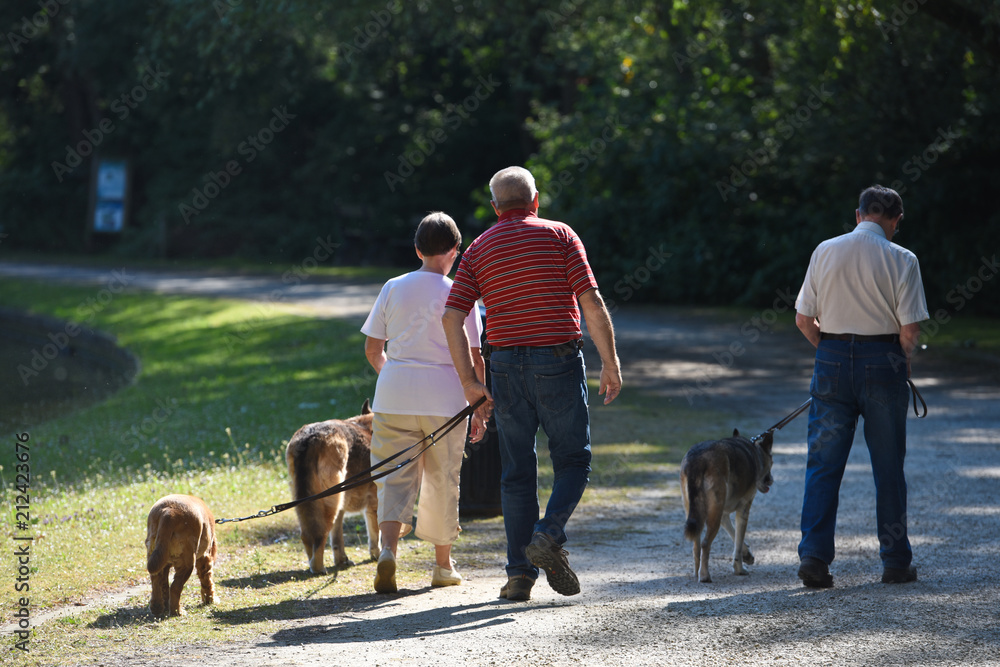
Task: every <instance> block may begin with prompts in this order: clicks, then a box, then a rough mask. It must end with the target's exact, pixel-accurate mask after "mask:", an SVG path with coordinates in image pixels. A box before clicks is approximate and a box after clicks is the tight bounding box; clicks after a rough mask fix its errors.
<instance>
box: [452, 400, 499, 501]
mask: <svg viewBox="0 0 1000 667" xmlns="http://www.w3.org/2000/svg"><path fill="white" fill-rule="evenodd" d="M458 513H459V516H460V517H462V518H468V517H480V518H483V517H494V516H500V515H501V514H503V510H502V509H501V507H500V443H499V442H497V430H496V426H495V425H494V424H493V419H492V418H490V421H489V430H488V431H487V433H486V437H485V438H483V439H482V440H480V441H479V442H469V441H468V439H466V441H465V458H464V459H463V460H462V477H461V486H460V487H459V494H458Z"/></svg>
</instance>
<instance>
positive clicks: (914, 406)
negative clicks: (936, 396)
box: [906, 378, 927, 419]
mask: <svg viewBox="0 0 1000 667" xmlns="http://www.w3.org/2000/svg"><path fill="white" fill-rule="evenodd" d="M906 381H907V383H909V385H910V389H912V390H913V414H915V415H916V416H917V419H923V418H924V417H926V416H927V402H926V401H924V397H923V396H921V395H920V392H919V391H917V385H915V384H913V380H911V379H910V378H906ZM918 398H919V399H920V404H921V405H922V406H924V414H920V413H919V412H917V399H918Z"/></svg>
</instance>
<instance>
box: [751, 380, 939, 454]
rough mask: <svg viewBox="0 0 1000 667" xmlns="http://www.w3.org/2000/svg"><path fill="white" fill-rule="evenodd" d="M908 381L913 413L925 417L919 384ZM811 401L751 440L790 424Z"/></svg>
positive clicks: (925, 406)
mask: <svg viewBox="0 0 1000 667" xmlns="http://www.w3.org/2000/svg"><path fill="white" fill-rule="evenodd" d="M906 382H907V383H908V384H909V385H910V389H912V390H913V414H915V415H916V416H917V419H923V418H924V417H926V416H927V402H926V401H924V397H923V396H921V395H920V392H919V391H917V385H915V384H913V380H911V379H909V378H907V379H906ZM918 399H919V400H920V405H921V406H923V408H924V414H920V412H919V411H918V410H917V400H918ZM810 403H812V398H809V399H807V400H806V402H805V403H803V404H802V405H800V406H799V407H797V408H795V411H794V412H792V413H791V414H790V415H788V416H787V417H785V418H784V419H782V420H781V421H780V422H778V423H777V424H775V425H774V426H772V427H771V428H769V429H767V430H766V431H764V432H763V433H761V434H760V435H757V436H754V437H752V438H750V442H757V441H758V440H761V439H762V438H763V437H764V436H765V435H767V434H768V433H774V432H775V431H779V430H781V429H782V428H784V427H785V426H787V425H788V422H790V421H792V420H793V419H795V418H796V417H798V416H799V415H800V414H802V411H803V410H805V409H806V408H808V407H809V404H810Z"/></svg>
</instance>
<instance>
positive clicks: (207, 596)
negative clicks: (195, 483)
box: [146, 494, 218, 616]
mask: <svg viewBox="0 0 1000 667" xmlns="http://www.w3.org/2000/svg"><path fill="white" fill-rule="evenodd" d="M217 552H218V546H217V543H216V540H215V517H213V516H212V511H211V510H210V509H208V506H207V505H205V503H204V501H202V499H201V498H196V497H194V496H182V495H176V494H175V495H169V496H164V497H163V498H160V499H159V500H157V501H156V503H155V504H154V505H153V507H152V509H150V510H149V516H148V517H147V519H146V569H147V570H148V571H149V578H150V579H151V580H152V583H153V593H152V596H151V597H150V600H149V610H150V611H151V612H152V613H153V615H154V616H162V615H164V613H166V612H168V611H169V613H170V615H171V616H182V615H183V614H184V610H183V609H182V608H181V591H182V590H184V584H185V583H187V580H188V578H189V577H190V576H191V572H192V571H194V570H195V569H197V570H198V578H199V579H200V580H201V601H202V603H204V604H212V603H213V602H215V586H214V585H213V584H212V566H213V564H214V563H215V556H216V553H217ZM170 568H173V569H174V581H173V583H170V582H169V576H170Z"/></svg>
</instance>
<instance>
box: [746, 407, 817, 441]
mask: <svg viewBox="0 0 1000 667" xmlns="http://www.w3.org/2000/svg"><path fill="white" fill-rule="evenodd" d="M810 403H812V398H809V399H807V400H806V402H805V403H803V404H802V405H800V406H799V407H797V408H795V411H794V412H792V413H791V414H790V415H788V416H787V417H785V418H784V419H782V420H781V421H780V422H778V423H777V424H775V425H774V426H772V427H771V428H769V429H767V430H766V431H764V432H763V433H761V434H760V435H757V436H754V437H752V438H750V442H757V441H758V440H763V439H764V436H765V435H767V434H768V433H774V432H775V431H779V430H781V429H783V428H784V427H785V426H787V425H788V422H790V421H792V420H793V419H795V418H796V417H798V416H799V415H800V414H802V411H803V410H805V409H806V408H808V407H809V404H810Z"/></svg>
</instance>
